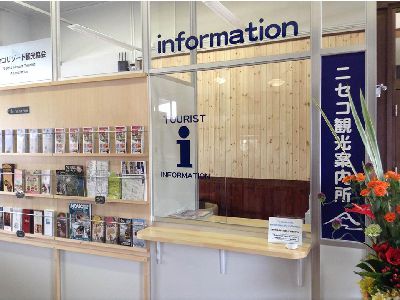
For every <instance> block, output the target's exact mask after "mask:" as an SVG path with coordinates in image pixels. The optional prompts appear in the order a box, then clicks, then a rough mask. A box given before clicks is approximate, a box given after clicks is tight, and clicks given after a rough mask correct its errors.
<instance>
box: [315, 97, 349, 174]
mask: <svg viewBox="0 0 400 300" xmlns="http://www.w3.org/2000/svg"><path fill="white" fill-rule="evenodd" d="M313 102H314V105H315V106H316V107H317V108H318V110H319V111H320V113H321V115H322V118H323V119H324V121H325V123H326V125H327V126H328V127H329V130H330V131H331V133H332V135H333V136H334V137H335V140H336V141H337V143H338V145H339V146H340V149H341V150H342V152H343V153H344V154H346V150H344V148H343V145H342V143H341V142H340V138H339V136H338V135H337V134H336V132H335V129H334V128H333V126H332V124H331V122H330V121H329V119H328V117H327V116H326V114H325V113H324V111H323V110H322V108H321V106H320V105H319V103H318V101H316V100H315V99H313ZM349 163H350V166H351V170H352V171H353V173H354V174H357V172H356V169H355V168H354V166H353V164H352V162H351V161H350V160H349Z"/></svg>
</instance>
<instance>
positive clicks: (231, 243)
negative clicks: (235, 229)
mask: <svg viewBox="0 0 400 300" xmlns="http://www.w3.org/2000/svg"><path fill="white" fill-rule="evenodd" d="M137 236H138V238H140V239H143V240H147V241H152V242H164V243H171V244H181V245H189V246H195V247H203V248H212V249H219V250H226V251H234V252H241V253H248V254H257V255H263V256H270V257H278V258H285V259H303V258H306V257H307V256H308V254H309V253H310V250H311V245H310V244H309V243H303V245H302V246H300V247H299V248H298V249H296V250H289V249H286V248H285V245H282V244H271V243H268V242H267V237H266V236H265V237H263V238H261V237H254V236H246V235H240V234H232V233H221V232H212V231H203V230H188V229H178V228H172V227H156V226H151V227H148V228H146V229H143V230H141V231H139V232H138V234H137Z"/></svg>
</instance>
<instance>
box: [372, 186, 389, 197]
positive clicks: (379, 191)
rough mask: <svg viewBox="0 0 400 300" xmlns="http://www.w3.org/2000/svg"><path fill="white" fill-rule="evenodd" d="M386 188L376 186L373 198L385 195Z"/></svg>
mask: <svg viewBox="0 0 400 300" xmlns="http://www.w3.org/2000/svg"><path fill="white" fill-rule="evenodd" d="M386 192H387V191H386V188H385V187H384V186H377V187H375V188H374V193H375V196H377V197H383V196H385V195H386Z"/></svg>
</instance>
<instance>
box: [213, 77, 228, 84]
mask: <svg viewBox="0 0 400 300" xmlns="http://www.w3.org/2000/svg"><path fill="white" fill-rule="evenodd" d="M215 81H216V82H217V83H218V84H224V83H225V82H226V79H225V78H224V77H217V78H215Z"/></svg>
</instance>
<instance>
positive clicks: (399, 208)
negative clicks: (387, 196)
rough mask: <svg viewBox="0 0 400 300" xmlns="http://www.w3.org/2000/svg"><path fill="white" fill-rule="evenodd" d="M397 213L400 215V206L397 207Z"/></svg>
mask: <svg viewBox="0 0 400 300" xmlns="http://www.w3.org/2000/svg"><path fill="white" fill-rule="evenodd" d="M396 212H397V213H398V214H399V215H400V204H399V205H397V206H396Z"/></svg>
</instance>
